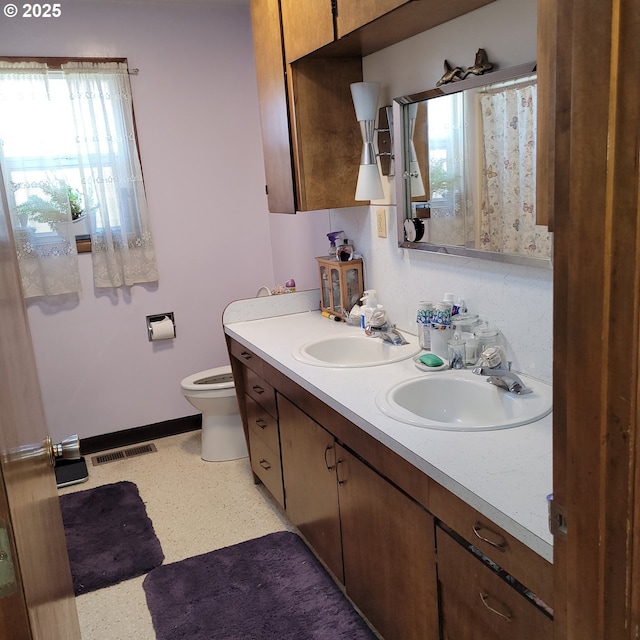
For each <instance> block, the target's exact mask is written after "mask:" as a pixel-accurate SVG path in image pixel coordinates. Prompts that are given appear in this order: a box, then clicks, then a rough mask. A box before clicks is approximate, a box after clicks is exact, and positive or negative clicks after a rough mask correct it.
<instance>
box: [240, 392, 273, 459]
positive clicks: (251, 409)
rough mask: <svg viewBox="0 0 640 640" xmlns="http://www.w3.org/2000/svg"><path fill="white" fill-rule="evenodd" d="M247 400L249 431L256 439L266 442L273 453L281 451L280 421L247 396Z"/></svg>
mask: <svg viewBox="0 0 640 640" xmlns="http://www.w3.org/2000/svg"><path fill="white" fill-rule="evenodd" d="M245 400H246V406H247V424H248V426H249V431H250V432H252V433H253V435H254V436H255V437H257V438H261V439H262V440H264V443H265V444H266V445H267V446H268V447H269V448H270V449H272V450H273V451H280V438H279V436H278V421H277V420H276V419H275V418H274V417H273V416H271V415H270V414H269V413H268V412H267V411H266V409H264V408H263V407H261V406H260V405H259V404H258V403H257V402H256V401H255V400H253V399H252V398H250V397H249V396H247V395H245Z"/></svg>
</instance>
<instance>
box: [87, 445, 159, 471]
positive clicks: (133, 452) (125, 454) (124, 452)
mask: <svg viewBox="0 0 640 640" xmlns="http://www.w3.org/2000/svg"><path fill="white" fill-rule="evenodd" d="M155 451H157V449H156V445H155V444H142V445H139V446H136V447H129V448H128V449H121V450H120V451H111V452H109V453H101V454H99V455H97V456H93V457H92V458H91V463H92V464H93V466H94V467H97V466H98V465H100V464H107V463H108V462H115V461H116V460H124V459H125V458H133V457H134V456H142V455H144V454H145V453H154V452H155Z"/></svg>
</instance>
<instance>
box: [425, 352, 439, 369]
mask: <svg viewBox="0 0 640 640" xmlns="http://www.w3.org/2000/svg"><path fill="white" fill-rule="evenodd" d="M420 362H422V364H426V365H427V367H440V366H442V365H443V364H444V360H443V359H442V358H439V357H438V356H437V355H436V354H435V353H425V354H424V355H423V356H420Z"/></svg>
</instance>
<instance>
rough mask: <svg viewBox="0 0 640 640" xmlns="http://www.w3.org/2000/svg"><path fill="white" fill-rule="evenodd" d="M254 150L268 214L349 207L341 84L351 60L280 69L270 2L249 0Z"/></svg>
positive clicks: (351, 132)
mask: <svg viewBox="0 0 640 640" xmlns="http://www.w3.org/2000/svg"><path fill="white" fill-rule="evenodd" d="M251 21H252V25H253V39H254V48H255V56H256V72H257V80H258V97H259V103H260V120H261V123H260V124H261V129H262V146H263V153H264V162H265V177H266V182H267V184H266V189H267V200H268V205H269V211H271V212H272V213H295V212H296V211H315V210H318V209H333V208H342V207H354V206H356V205H357V204H362V203H357V202H356V201H355V190H356V182H357V179H358V166H359V163H360V152H361V149H362V138H361V135H360V129H359V126H358V123H357V122H356V119H355V112H354V109H353V104H352V102H351V92H350V88H349V85H350V84H351V83H352V82H360V81H361V80H362V62H361V60H360V59H359V58H328V59H325V58H304V59H301V60H299V61H297V62H295V63H294V64H292V65H290V64H287V63H286V62H285V60H284V53H283V49H282V31H281V26H280V10H279V2H278V0H252V1H251Z"/></svg>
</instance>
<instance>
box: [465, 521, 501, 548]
mask: <svg viewBox="0 0 640 640" xmlns="http://www.w3.org/2000/svg"><path fill="white" fill-rule="evenodd" d="M481 531H489V532H490V533H492V534H493V535H494V536H496V538H498V540H497V541H496V540H490V539H489V538H486V537H485V536H483V535H480V532H481ZM473 533H475V535H476V538H478V540H482V542H486V543H487V544H490V545H491V546H492V547H494V548H496V549H497V550H498V551H501V552H502V553H504V552H505V551H506V550H507V548H508V547H509V545H508V544H507V541H506V540H504V539H501V538H500V536H499V535H498V534H497V533H495V532H493V531H491V530H490V529H487V528H486V527H483V526H482V525H481V524H479V523H478V522H476V523H475V524H474V525H473Z"/></svg>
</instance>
